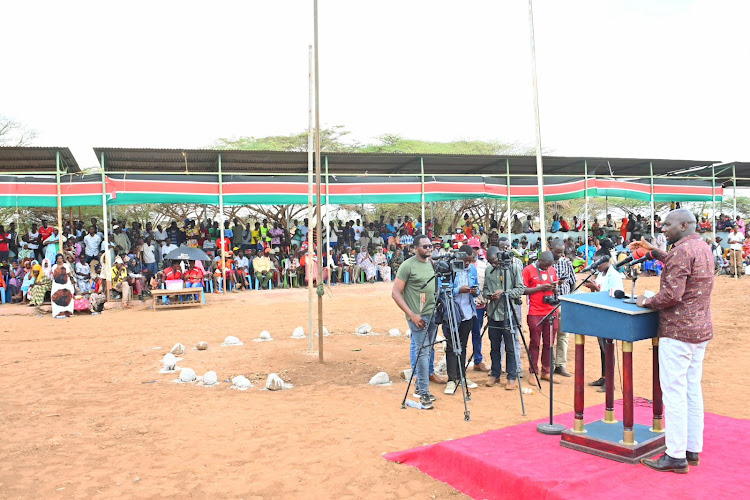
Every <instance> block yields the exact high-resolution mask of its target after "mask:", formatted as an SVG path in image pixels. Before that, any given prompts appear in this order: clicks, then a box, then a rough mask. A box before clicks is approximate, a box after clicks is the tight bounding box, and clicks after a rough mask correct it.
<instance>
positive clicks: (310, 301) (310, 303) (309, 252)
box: [305, 45, 315, 352]
mask: <svg viewBox="0 0 750 500" xmlns="http://www.w3.org/2000/svg"><path fill="white" fill-rule="evenodd" d="M308 51H309V83H308V84H309V89H310V95H309V97H308V104H309V106H308V113H307V258H306V259H305V261H306V264H307V265H306V266H305V278H307V315H308V320H309V321H308V331H307V333H308V335H309V337H310V338H309V339H308V349H309V350H310V352H312V350H313V286H312V283H313V282H312V280H311V279H310V275H311V274H312V262H313V232H312V228H311V227H310V226H311V224H312V220H313V215H314V213H313V147H314V142H313V106H314V105H315V103H314V100H313V99H314V97H313V48H312V45H310V46H309V47H308Z"/></svg>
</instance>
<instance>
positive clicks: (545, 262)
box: [522, 252, 560, 384]
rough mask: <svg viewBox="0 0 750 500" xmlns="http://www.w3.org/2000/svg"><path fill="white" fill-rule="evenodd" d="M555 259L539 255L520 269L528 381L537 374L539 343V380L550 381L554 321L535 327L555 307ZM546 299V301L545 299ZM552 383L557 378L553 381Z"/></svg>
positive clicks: (550, 253) (544, 254) (548, 253)
mask: <svg viewBox="0 0 750 500" xmlns="http://www.w3.org/2000/svg"><path fill="white" fill-rule="evenodd" d="M554 263H555V257H554V255H552V252H542V255H541V256H540V257H539V260H538V261H537V262H535V263H534V264H531V265H529V266H526V268H525V269H524V270H523V274H522V275H523V284H524V286H525V287H526V290H525V291H524V295H528V296H529V298H528V301H529V315H528V316H527V317H526V321H527V322H528V325H529V354H530V355H531V366H529V378H528V380H534V375H533V374H534V373H537V374H538V373H539V344H540V341H541V343H542V375H541V379H542V380H549V379H550V376H549V374H550V349H549V347H550V345H552V343H554V342H555V333H556V332H555V323H556V322H555V321H545V322H544V323H542V324H541V325H538V323H539V322H540V321H542V318H544V317H545V316H546V315H547V314H548V313H549V312H550V311H552V309H554V307H555V305H554V304H553V303H551V301H552V299H553V297H554V296H555V289H556V287H557V273H556V272H555V267H554V266H553V264H554ZM547 297H549V298H547ZM554 381H555V383H556V384H559V383H560V379H559V378H555V379H554Z"/></svg>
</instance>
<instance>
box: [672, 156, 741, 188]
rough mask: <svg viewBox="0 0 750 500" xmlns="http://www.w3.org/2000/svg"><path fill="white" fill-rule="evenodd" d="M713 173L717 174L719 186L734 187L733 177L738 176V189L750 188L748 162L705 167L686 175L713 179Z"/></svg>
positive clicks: (733, 162) (731, 162)
mask: <svg viewBox="0 0 750 500" xmlns="http://www.w3.org/2000/svg"><path fill="white" fill-rule="evenodd" d="M713 173H716V180H717V185H719V184H720V185H722V186H724V187H731V186H734V182H735V181H734V177H733V175H736V176H737V186H738V187H750V162H746V161H730V162H728V163H722V164H720V165H713V166H709V167H703V168H699V169H695V170H693V171H692V172H689V173H686V174H685V175H691V176H692V175H694V176H696V177H708V178H711V176H712V175H713Z"/></svg>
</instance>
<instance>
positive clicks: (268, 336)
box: [260, 330, 271, 340]
mask: <svg viewBox="0 0 750 500" xmlns="http://www.w3.org/2000/svg"><path fill="white" fill-rule="evenodd" d="M260 338H261V340H271V332H269V331H267V330H263V331H262V332H260Z"/></svg>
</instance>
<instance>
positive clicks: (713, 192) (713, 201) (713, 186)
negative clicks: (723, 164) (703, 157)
mask: <svg viewBox="0 0 750 500" xmlns="http://www.w3.org/2000/svg"><path fill="white" fill-rule="evenodd" d="M711 207H712V208H711V209H712V210H713V213H712V214H711V234H712V236H713V238H712V239H711V242H712V243H713V242H715V241H716V168H715V167H714V166H711Z"/></svg>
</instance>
